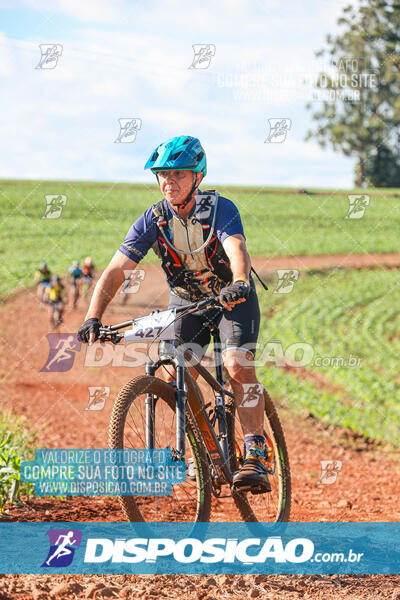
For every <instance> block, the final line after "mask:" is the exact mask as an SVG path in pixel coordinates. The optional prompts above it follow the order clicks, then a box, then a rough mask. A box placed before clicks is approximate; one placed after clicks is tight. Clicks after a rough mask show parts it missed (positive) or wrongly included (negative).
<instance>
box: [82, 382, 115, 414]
mask: <svg viewBox="0 0 400 600" xmlns="http://www.w3.org/2000/svg"><path fill="white" fill-rule="evenodd" d="M88 390H89V402H88V404H87V406H86V408H85V410H103V408H104V405H105V403H106V400H107V398H108V397H109V396H110V388H109V387H106V386H98V385H96V386H93V385H90V386H89V387H88Z"/></svg>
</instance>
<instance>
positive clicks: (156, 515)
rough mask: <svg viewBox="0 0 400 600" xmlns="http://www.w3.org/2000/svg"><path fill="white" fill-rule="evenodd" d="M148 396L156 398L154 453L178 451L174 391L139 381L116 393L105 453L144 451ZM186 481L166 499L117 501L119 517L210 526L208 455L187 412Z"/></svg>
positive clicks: (143, 379)
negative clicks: (165, 450)
mask: <svg viewBox="0 0 400 600" xmlns="http://www.w3.org/2000/svg"><path fill="white" fill-rule="evenodd" d="M146 394H152V395H153V397H154V398H156V402H155V411H154V413H155V418H154V448H155V449H161V448H171V449H172V450H174V449H176V418H175V409H176V405H175V393H174V389H173V388H172V387H171V386H170V385H168V384H167V383H166V382H165V381H163V380H161V379H159V378H157V377H151V376H139V377H136V378H135V379H132V380H131V381H129V382H128V383H127V384H126V385H125V386H124V387H123V388H122V389H121V391H120V392H119V394H118V397H117V399H116V400H115V402H114V406H113V409H112V413H111V419H110V426H109V438H108V442H109V447H110V449H119V448H128V449H130V448H136V449H143V448H146V417H145V415H146V412H145V398H146ZM185 460H186V466H187V467H188V465H189V464H190V463H191V464H190V468H189V469H188V468H187V470H186V481H184V482H181V483H179V484H176V485H174V486H173V488H172V494H171V495H170V496H119V502H120V504H121V507H122V510H123V513H124V515H125V517H126V518H127V520H128V521H135V522H143V521H144V522H148V523H154V522H163V521H165V522H182V521H184V522H193V523H196V522H203V521H209V518H210V509H211V483H210V472H209V466H208V461H207V455H206V450H205V447H204V443H203V441H202V438H201V435H200V432H199V430H198V427H197V425H196V423H195V422H194V420H193V417H192V416H191V414H190V412H189V410H188V409H187V410H186V457H185Z"/></svg>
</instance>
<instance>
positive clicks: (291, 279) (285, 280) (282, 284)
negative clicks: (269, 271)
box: [274, 269, 299, 294]
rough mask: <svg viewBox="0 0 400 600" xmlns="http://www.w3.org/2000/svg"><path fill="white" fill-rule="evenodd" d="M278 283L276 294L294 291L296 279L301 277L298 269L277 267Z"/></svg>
mask: <svg viewBox="0 0 400 600" xmlns="http://www.w3.org/2000/svg"><path fill="white" fill-rule="evenodd" d="M276 272H277V273H278V285H277V286H276V289H275V290H274V294H288V293H289V292H291V291H292V289H293V286H294V284H295V281H297V280H298V278H299V272H298V270H297V269H277V271H276Z"/></svg>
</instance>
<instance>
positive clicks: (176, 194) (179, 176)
mask: <svg viewBox="0 0 400 600" xmlns="http://www.w3.org/2000/svg"><path fill="white" fill-rule="evenodd" d="M157 175H158V183H159V185H160V189H161V191H162V193H163V195H164V198H166V199H167V200H168V202H170V203H171V204H173V205H174V204H181V203H182V202H183V201H184V200H185V198H186V197H187V195H188V194H189V192H190V190H191V189H192V186H193V182H194V181H196V183H197V184H199V183H200V181H201V178H200V177H199V173H193V171H158V173H157ZM193 175H194V176H195V177H196V179H195V180H194V179H193Z"/></svg>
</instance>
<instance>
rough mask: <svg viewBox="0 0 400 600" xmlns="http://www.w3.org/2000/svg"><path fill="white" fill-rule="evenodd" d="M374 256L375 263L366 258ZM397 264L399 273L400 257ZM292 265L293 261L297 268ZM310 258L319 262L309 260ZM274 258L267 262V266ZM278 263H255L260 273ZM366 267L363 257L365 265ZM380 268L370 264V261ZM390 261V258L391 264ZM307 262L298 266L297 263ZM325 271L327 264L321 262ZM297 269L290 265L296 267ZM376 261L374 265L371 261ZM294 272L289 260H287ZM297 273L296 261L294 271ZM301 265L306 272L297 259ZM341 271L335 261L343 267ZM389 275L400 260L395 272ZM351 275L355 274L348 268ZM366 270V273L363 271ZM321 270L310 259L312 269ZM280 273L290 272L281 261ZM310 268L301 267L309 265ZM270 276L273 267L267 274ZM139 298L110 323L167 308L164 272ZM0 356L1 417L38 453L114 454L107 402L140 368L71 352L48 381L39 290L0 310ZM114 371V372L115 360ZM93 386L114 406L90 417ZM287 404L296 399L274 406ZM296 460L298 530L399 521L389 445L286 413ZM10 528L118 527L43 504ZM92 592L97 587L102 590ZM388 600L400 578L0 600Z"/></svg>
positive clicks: (62, 584)
mask: <svg viewBox="0 0 400 600" xmlns="http://www.w3.org/2000/svg"><path fill="white" fill-rule="evenodd" d="M369 256H371V255H369ZM396 256H397V260H398V261H399V263H398V266H400V256H399V255H396ZM294 258H295V257H293V259H294ZM313 259H315V257H313ZM271 260H272V259H271ZM271 260H262V259H257V260H256V261H254V264H255V267H256V268H260V265H261V263H264V264H265V263H266V262H268V265H269V267H270V266H271V264H272V263H271ZM277 260H278V259H273V261H274V264H278V263H275V261H277ZM362 260H363V261H365V260H366V259H362ZM374 260H375V259H374ZM391 260H394V259H391ZM302 261H303V259H302ZM324 261H325V262H326V261H327V259H324ZM289 262H290V261H289ZM372 262H374V261H372ZM287 264H289V263H287ZM294 264H296V263H295V262H294V263H293V265H291V266H293V267H294ZM297 264H299V263H298V262H297ZM336 264H338V261H337V260H336ZM392 265H393V266H394V263H392ZM347 266H349V265H347ZM363 266H367V265H366V263H365V262H363ZM312 267H313V268H316V267H317V264H316V263H315V261H314V262H313V265H312ZM274 268H290V267H286V262H285V261H282V260H281V262H280V263H279V264H278V266H274ZM302 268H305V267H302ZM272 270H273V269H272ZM145 271H146V276H145V279H144V282H143V285H142V288H141V290H140V292H139V294H131V295H130V296H129V300H128V303H127V304H126V305H125V306H123V305H122V304H121V298H122V296H120V295H119V296H118V297H117V298H115V299H114V300H113V302H112V303H111V305H110V307H109V309H108V311H107V313H106V318H105V319H104V320H105V321H107V322H108V323H111V322H118V321H122V320H124V319H126V318H129V317H133V316H139V315H140V314H145V313H147V312H149V311H150V310H151V309H154V308H161V307H165V305H166V303H167V297H168V292H167V289H166V286H165V284H164V281H163V278H162V276H161V272H160V269H159V267H158V266H146V269H145ZM85 310H86V302H84V301H81V304H80V306H79V307H78V310H77V311H75V312H71V311H69V312H67V313H66V316H65V323H64V324H63V325H62V327H61V329H60V332H65V333H69V332H76V330H77V329H78V327H79V325H80V324H81V322H82V320H83V316H84V314H85ZM0 331H1V338H2V348H3V353H2V355H1V357H0V373H1V374H2V384H1V387H0V399H1V400H0V401H1V406H2V410H12V411H13V412H14V413H18V414H22V415H26V416H27V417H28V419H29V421H30V423H31V425H32V427H34V428H35V429H37V430H39V433H40V443H39V445H40V447H44V448H51V447H54V448H55V447H58V448H68V447H69V448H79V447H81V448H91V447H93V448H101V447H106V446H107V426H108V419H109V415H110V411H111V406H112V401H113V399H114V398H115V396H116V393H117V392H118V390H119V388H120V387H122V385H124V384H125V383H126V382H127V381H128V380H129V379H131V378H132V377H134V376H135V375H137V374H138V373H140V372H142V368H134V367H124V366H120V367H118V366H112V365H110V364H109V365H107V366H104V367H94V366H93V367H84V355H85V350H86V348H85V350H82V351H81V352H79V353H76V357H75V361H74V365H73V368H72V369H70V370H69V371H66V372H64V373H44V372H41V371H40V369H41V368H42V367H43V365H44V364H45V362H46V359H47V355H48V342H47V338H46V334H47V333H48V332H49V328H48V317H47V312H46V311H45V310H40V309H39V307H38V304H37V300H36V297H35V295H34V293H33V292H32V293H31V292H24V293H19V294H17V295H16V296H15V297H14V298H13V299H10V300H9V301H7V302H6V303H4V305H3V308H2V310H1V312H0ZM114 364H115V363H114ZM88 386H109V387H110V388H111V393H110V398H109V399H108V400H107V401H106V404H105V407H104V409H103V410H101V411H88V410H85V407H86V406H87V404H88V397H89V396H88ZM275 400H276V402H277V404H278V406H279V403H280V401H281V400H285V403H286V404H289V405H290V403H295V402H296V399H295V398H292V399H283V398H282V399H280V398H275ZM281 420H282V422H283V426H284V429H285V432H286V437H287V443H288V448H289V456H290V459H291V470H292V482H293V506H292V515H291V520H293V521H398V520H399V519H400V507H399V502H398V498H399V495H400V480H399V466H398V464H399V463H398V458H397V456H396V455H395V454H394V452H392V451H390V452H389V451H388V449H385V448H383V447H379V446H375V445H373V444H369V443H367V442H366V441H365V440H362V439H361V440H356V439H354V438H353V437H352V436H348V435H346V432H340V431H338V430H335V429H329V430H327V429H324V428H323V427H322V426H321V425H320V424H319V423H318V422H316V421H315V420H314V419H313V418H310V416H308V415H307V414H303V415H302V417H301V418H299V417H298V416H296V417H295V416H293V413H290V412H288V411H287V410H285V411H283V412H281ZM324 459H329V460H341V461H342V465H343V466H342V470H341V471H340V473H339V476H338V479H337V482H336V483H335V484H334V485H319V484H318V483H317V481H318V478H319V475H320V472H321V468H320V460H324ZM224 502H225V501H224V500H217V499H214V506H213V511H212V514H213V520H219V521H236V520H239V515H238V513H237V512H236V509H235V507H234V506H233V505H229V504H224ZM4 518H5V519H7V520H18V521H61V520H62V521H122V520H123V516H122V512H121V510H120V508H119V504H118V502H117V500H116V499H113V498H74V499H72V500H69V501H68V502H64V501H62V500H59V499H51V498H43V499H40V498H36V499H33V500H30V501H28V502H27V503H26V505H25V506H24V507H10V508H9V512H8V515H7V516H5V517H4ZM96 586H97V587H96ZM53 596H54V597H57V598H62V597H65V598H104V597H115V598H155V597H157V596H159V597H165V598H188V599H196V600H197V599H199V600H206V599H208V598H218V599H219V598H239V597H240V598H241V597H246V596H249V597H251V598H257V597H262V598H279V599H284V600H286V599H289V598H351V599H354V600H355V599H358V598H359V599H361V598H363V599H364V598H371V599H372V598H390V599H398V600H400V576H399V577H398V576H368V577H360V576H357V577H350V576H316V575H314V576H257V577H251V576H241V575H237V576H209V577H207V576H196V577H195V576H193V577H188V576H130V575H124V576H89V575H88V576H62V575H54V576H44V575H43V576H28V575H24V576H0V599H1V598H10V599H14V598H27V599H28V598H35V599H36V598H49V597H53Z"/></svg>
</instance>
